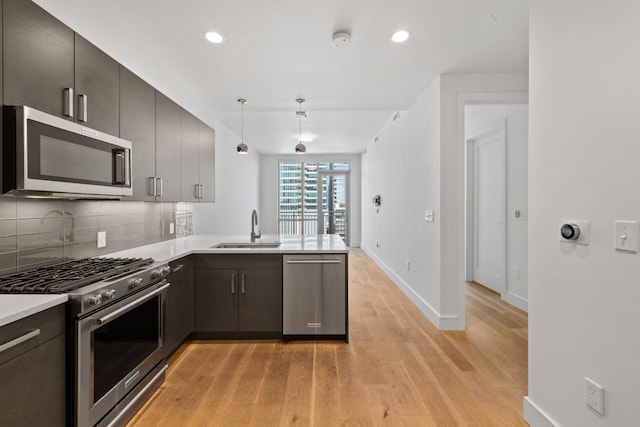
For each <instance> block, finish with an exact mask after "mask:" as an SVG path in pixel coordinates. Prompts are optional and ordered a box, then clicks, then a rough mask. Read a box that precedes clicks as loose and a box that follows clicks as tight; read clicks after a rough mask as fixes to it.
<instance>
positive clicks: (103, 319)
mask: <svg viewBox="0 0 640 427" xmlns="http://www.w3.org/2000/svg"><path fill="white" fill-rule="evenodd" d="M169 286H171V283H167V284H166V285H164V286H162V287H159V288H158V289H156V290H155V291H153V292H150V293H148V294H147V295H145V296H143V297H142V298H139V299H137V300H135V301H132V302H130V303H129V304H127V305H125V306H122V307H120V308H119V309H117V310H115V311H113V312H111V313H109V314H107V315H106V316H102V317H100V318H99V319H96V323H97V324H98V325H102V324H103V323H106V322H108V321H109V320H111V319H114V318H116V317H118V316H119V315H120V314H122V313H124V312H126V311H129V310H130V309H131V308H133V307H135V306H137V305H140V304H142V303H143V302H145V301H148V300H150V299H151V298H153V297H155V296H156V295H158V294H159V293H162V292H164V290H165V289H167V288H168V287H169Z"/></svg>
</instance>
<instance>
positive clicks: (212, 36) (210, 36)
mask: <svg viewBox="0 0 640 427" xmlns="http://www.w3.org/2000/svg"><path fill="white" fill-rule="evenodd" d="M204 37H205V38H206V39H207V40H209V41H210V42H211V43H215V44H220V43H223V42H224V37H222V36H221V35H220V34H219V33H216V32H215V31H207V32H206V33H204Z"/></svg>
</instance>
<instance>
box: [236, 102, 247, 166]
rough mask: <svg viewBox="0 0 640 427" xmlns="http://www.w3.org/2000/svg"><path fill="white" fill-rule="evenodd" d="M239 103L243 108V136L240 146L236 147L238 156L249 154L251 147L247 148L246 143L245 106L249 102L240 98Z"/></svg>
mask: <svg viewBox="0 0 640 427" xmlns="http://www.w3.org/2000/svg"><path fill="white" fill-rule="evenodd" d="M238 102H239V103H240V105H241V108H242V127H241V135H242V136H241V137H240V144H238V146H237V147H236V151H238V154H247V153H248V152H249V147H247V144H245V143H244V104H245V103H246V102H247V100H246V99H244V98H240V99H238Z"/></svg>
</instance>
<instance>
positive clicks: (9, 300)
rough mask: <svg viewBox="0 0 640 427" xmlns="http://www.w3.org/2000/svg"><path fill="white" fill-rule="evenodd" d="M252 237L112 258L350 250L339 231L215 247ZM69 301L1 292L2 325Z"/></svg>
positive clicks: (170, 243)
mask: <svg viewBox="0 0 640 427" xmlns="http://www.w3.org/2000/svg"><path fill="white" fill-rule="evenodd" d="M249 240H250V239H249V236H248V235H244V236H219V235H212V234H198V235H194V236H188V237H182V238H179V239H174V240H167V241H164V242H159V243H153V244H150V245H145V246H139V247H136V248H133V249H127V250H124V251H120V252H113V253H110V254H108V255H106V256H109V257H123V258H124V257H132V258H153V259H154V260H155V261H156V262H159V263H166V262H170V261H173V260H175V259H178V258H181V257H183V256H186V255H189V254H301V253H302V254H321V253H334V254H335V253H348V252H349V248H348V247H347V246H346V245H345V244H344V242H343V241H342V239H341V238H340V236H338V235H336V234H332V235H327V234H317V235H310V236H309V235H307V236H301V235H280V236H277V235H263V236H262V237H261V238H260V239H258V240H257V241H258V242H275V241H279V242H280V246H278V247H277V248H225V249H222V248H212V246H215V245H217V244H219V243H247V242H249ZM65 302H67V296H66V295H57V294H56V295H31V294H29V295H0V326H3V325H6V324H8V323H11V322H14V321H16V320H20V319H22V318H25V317H27V316H30V315H32V314H36V313H38V312H40V311H43V310H46V309H47V308H51V307H54V306H56V305H59V304H63V303H65Z"/></svg>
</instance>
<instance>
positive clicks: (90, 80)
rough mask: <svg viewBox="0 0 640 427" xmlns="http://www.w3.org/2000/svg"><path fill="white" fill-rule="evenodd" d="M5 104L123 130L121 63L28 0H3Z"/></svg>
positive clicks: (106, 129)
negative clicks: (120, 92) (119, 118)
mask: <svg viewBox="0 0 640 427" xmlns="http://www.w3.org/2000/svg"><path fill="white" fill-rule="evenodd" d="M3 36H4V37H3V38H4V52H3V56H4V63H5V68H4V79H5V80H4V82H5V88H6V90H5V91H4V104H5V105H26V106H29V107H32V108H35V109H38V110H41V111H44V112H47V113H49V114H53V115H55V116H58V117H64V118H67V119H69V120H74V121H78V122H79V123H86V125H87V127H91V128H94V129H97V130H100V131H102V132H105V133H109V134H112V135H118V134H119V123H118V116H119V114H118V98H117V97H118V94H119V91H118V81H119V78H118V63H117V62H116V61H114V60H113V59H112V58H110V57H109V56H108V55H106V54H105V53H104V52H102V51H101V50H100V49H98V48H97V47H95V46H94V45H92V44H91V43H89V42H88V41H86V40H85V39H83V38H82V37H80V36H78V35H76V34H75V33H74V31H73V30H72V29H70V28H69V27H67V26H66V25H64V24H63V23H62V22H60V21H58V20H57V19H56V18H55V17H53V16H52V15H50V14H49V13H48V12H46V11H45V10H43V9H42V8H40V7H39V6H37V5H36V4H35V3H33V2H31V1H27V0H5V1H4V2H3Z"/></svg>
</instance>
